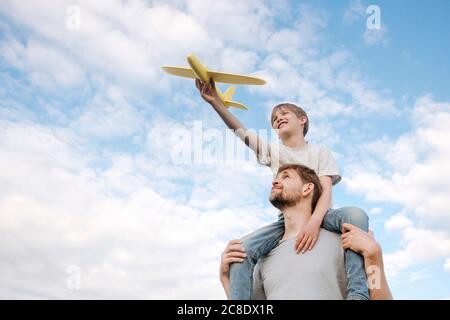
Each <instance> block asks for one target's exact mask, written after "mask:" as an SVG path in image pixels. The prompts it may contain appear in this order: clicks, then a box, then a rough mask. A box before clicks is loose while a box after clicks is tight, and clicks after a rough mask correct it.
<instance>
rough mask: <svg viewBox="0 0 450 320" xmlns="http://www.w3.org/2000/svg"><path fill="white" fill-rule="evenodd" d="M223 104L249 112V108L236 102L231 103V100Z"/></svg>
mask: <svg viewBox="0 0 450 320" xmlns="http://www.w3.org/2000/svg"><path fill="white" fill-rule="evenodd" d="M223 104H224V105H225V107H228V108H229V107H235V108H238V109H243V110H248V108H247V107H246V106H244V105H243V104H242V103H239V102H236V101H231V100H225V101H224V102H223Z"/></svg>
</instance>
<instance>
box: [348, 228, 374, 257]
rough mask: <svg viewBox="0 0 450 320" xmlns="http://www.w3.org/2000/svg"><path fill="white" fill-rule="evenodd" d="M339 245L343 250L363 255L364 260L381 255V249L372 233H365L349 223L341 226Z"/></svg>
mask: <svg viewBox="0 0 450 320" xmlns="http://www.w3.org/2000/svg"><path fill="white" fill-rule="evenodd" d="M341 239H342V241H341V244H342V247H343V248H344V249H350V250H353V251H355V252H356V253H359V254H361V255H363V256H364V257H365V258H371V257H373V256H375V255H379V254H380V253H381V247H380V245H379V244H378V242H376V241H375V239H374V237H373V232H372V231H371V230H369V232H365V231H363V230H361V229H360V228H358V227H355V226H354V225H352V224H350V223H344V224H343V225H342V236H341Z"/></svg>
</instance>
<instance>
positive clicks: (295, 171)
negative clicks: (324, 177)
mask: <svg viewBox="0 0 450 320" xmlns="http://www.w3.org/2000/svg"><path fill="white" fill-rule="evenodd" d="M320 193H321V185H320V181H319V179H318V177H317V175H316V174H315V172H314V170H312V169H309V168H307V167H305V166H302V165H295V164H290V165H284V166H282V167H280V169H279V170H278V173H277V175H276V178H275V179H274V181H273V182H272V190H271V193H270V197H269V200H270V202H271V203H272V205H274V206H275V207H276V208H278V209H279V210H281V211H282V212H283V215H284V225H285V232H284V235H283V237H282V239H281V241H280V242H279V244H278V245H277V246H276V247H275V248H274V249H273V250H272V251H271V252H270V253H269V254H268V255H267V256H266V257H264V258H263V259H261V260H260V262H259V264H258V265H257V268H256V270H255V279H254V285H253V299H344V298H345V296H346V276H345V268H344V251H343V248H342V247H341V245H342V246H343V247H344V248H345V249H352V250H354V251H356V252H358V253H360V254H362V255H363V257H364V258H365V262H366V270H367V267H368V265H369V264H374V265H376V266H377V268H374V269H373V270H374V272H375V273H376V274H375V276H376V277H378V279H379V280H380V281H374V284H375V285H376V286H375V287H374V286H371V287H369V289H370V295H371V298H372V299H391V298H392V297H391V295H390V292H389V288H388V286H387V282H386V279H385V276H384V270H383V266H382V260H381V259H380V257H381V250H380V249H379V246H378V245H375V244H374V240H373V238H372V240H373V241H372V242H370V239H371V238H370V236H369V235H367V234H366V233H365V232H364V231H362V230H359V229H357V228H355V227H354V226H352V225H349V224H346V225H344V231H348V232H346V233H345V234H343V235H342V237H341V236H340V235H338V234H336V233H332V232H329V231H327V230H325V229H321V230H320V237H319V240H318V241H317V243H316V248H315V250H312V251H307V252H306V253H305V254H300V255H297V254H296V253H295V251H294V250H293V249H292V248H293V247H294V243H295V239H296V235H297V234H298V231H299V230H300V229H301V228H302V227H303V226H304V225H305V224H306V223H308V221H309V219H310V218H311V216H312V213H313V212H314V207H315V205H316V204H317V199H318V198H319V197H320ZM341 238H342V239H341ZM341 241H342V243H341ZM375 243H376V242H375ZM243 258H245V253H244V250H243V246H242V243H241V242H240V240H232V241H231V242H230V243H229V245H228V246H227V248H226V250H225V251H224V253H223V254H222V263H221V281H222V284H223V286H224V289H225V292H226V293H227V296H228V297H229V292H230V281H229V266H230V264H231V263H239V262H242V261H243ZM374 290H375V291H374Z"/></svg>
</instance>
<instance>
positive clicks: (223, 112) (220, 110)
mask: <svg viewBox="0 0 450 320" xmlns="http://www.w3.org/2000/svg"><path fill="white" fill-rule="evenodd" d="M195 85H196V87H197V89H198V90H199V91H200V95H201V96H202V98H203V99H204V100H205V101H206V102H208V103H209V104H210V105H211V106H212V107H213V108H214V110H216V112H217V114H218V115H219V116H220V118H222V120H223V122H225V124H226V126H227V127H228V128H229V129H232V130H233V131H234V133H235V134H236V135H237V136H238V137H239V138H241V140H242V141H243V142H244V143H245V144H246V145H247V146H248V147H250V148H251V149H252V150H253V151H254V152H255V153H256V154H257V155H258V154H259V150H261V146H260V147H259V148H258V144H259V143H261V141H260V139H259V138H258V136H257V135H256V134H255V133H254V132H252V131H251V130H247V128H245V127H244V125H243V124H242V123H241V122H240V121H239V120H238V119H237V118H236V117H235V116H234V115H233V114H232V113H231V112H230V111H228V109H227V107H225V106H224V105H223V103H222V100H220V98H219V95H218V94H217V91H216V85H215V83H214V81H213V80H212V79H211V83H210V84H206V83H204V82H203V81H201V80H199V79H195Z"/></svg>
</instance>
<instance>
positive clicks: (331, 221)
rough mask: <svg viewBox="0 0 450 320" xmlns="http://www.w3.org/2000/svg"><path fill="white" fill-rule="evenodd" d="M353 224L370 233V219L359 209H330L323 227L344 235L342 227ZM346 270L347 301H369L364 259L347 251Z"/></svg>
mask: <svg viewBox="0 0 450 320" xmlns="http://www.w3.org/2000/svg"><path fill="white" fill-rule="evenodd" d="M344 223H351V224H353V225H354V226H356V227H358V228H360V229H362V230H364V231H366V232H367V231H369V217H368V216H367V214H366V213H365V212H364V210H362V209H360V208H357V207H344V208H340V209H329V210H328V212H327V214H326V215H325V218H324V219H323V223H322V227H323V228H325V229H327V230H328V231H331V232H336V233H342V225H343V224H344ZM345 270H346V274H347V300H369V299H370V297H369V289H368V287H367V277H366V271H365V269H364V258H363V257H362V256H361V255H360V254H358V253H356V252H354V251H352V250H349V249H347V250H345Z"/></svg>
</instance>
